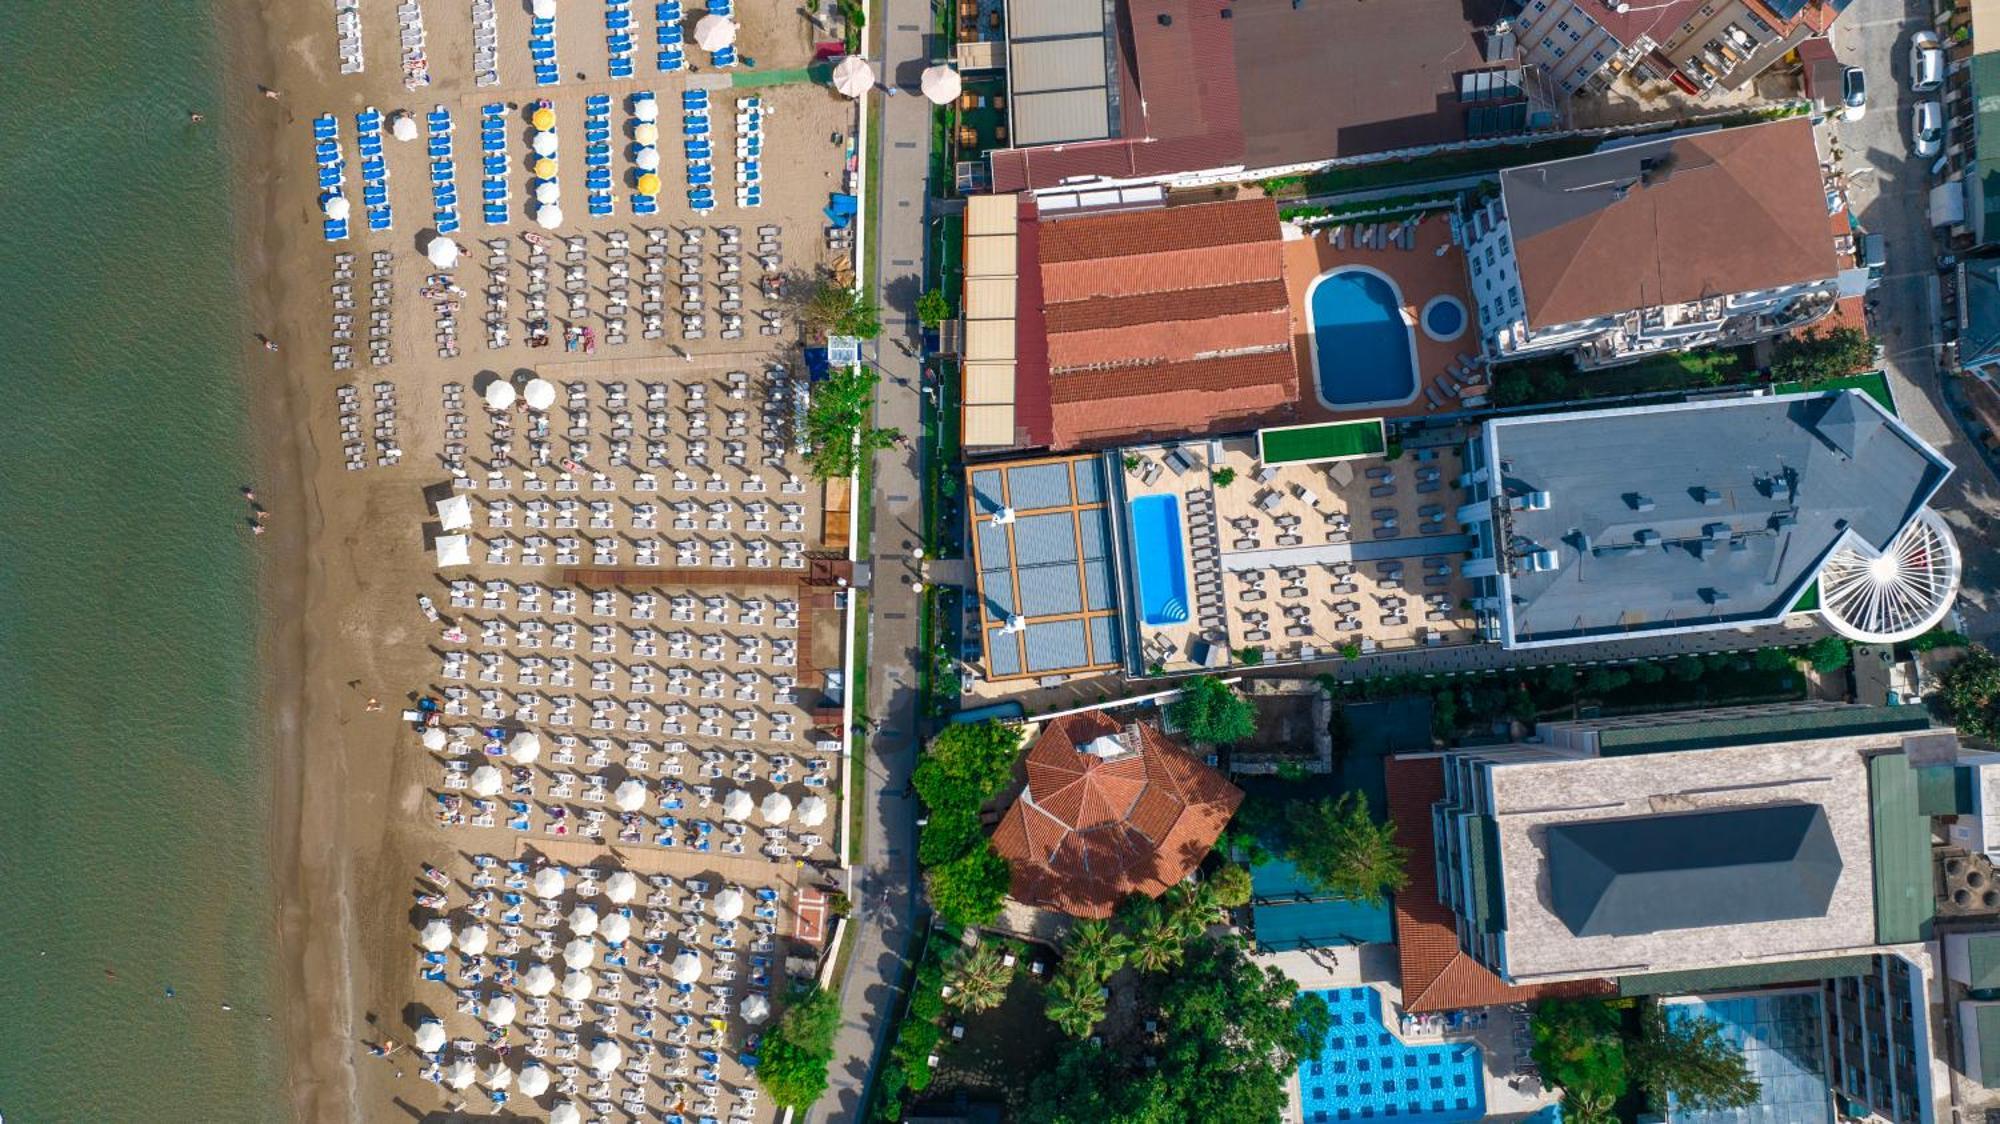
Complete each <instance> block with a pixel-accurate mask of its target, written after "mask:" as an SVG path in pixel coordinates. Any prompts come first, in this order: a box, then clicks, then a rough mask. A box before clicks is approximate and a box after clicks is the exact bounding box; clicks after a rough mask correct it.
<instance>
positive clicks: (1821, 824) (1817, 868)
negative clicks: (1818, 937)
mask: <svg viewBox="0 0 2000 1124" xmlns="http://www.w3.org/2000/svg"><path fill="white" fill-rule="evenodd" d="M1548 863H1549V898H1550V903H1551V905H1552V907H1553V908H1554V910H1555V913H1556V916H1558V917H1560V918H1562V921H1563V924H1564V925H1566V926H1568V927H1569V931H1570V932H1571V933H1573V934H1575V935H1576V936H1579V937H1600V936H1636V935H1639V934H1643V933H1657V932H1661V931H1663V930H1670V929H1698V928H1707V927H1710V926H1717V925H1748V924H1757V923H1760V922H1767V921H1789V920H1797V919H1800V918H1806V917H1823V916H1825V915H1826V910H1827V904H1828V903H1829V902H1830V901H1831V900H1832V899H1833V889H1834V885H1835V884H1836V883H1837V882H1839V881H1840V870H1841V862H1840V849H1839V848H1838V847H1837V846H1836V845H1835V843H1834V841H1833V829H1832V828H1830V827H1828V826H1827V822H1826V809H1824V808H1822V807H1820V806H1819V805H1817V804H1771V805H1765V806H1762V807H1754V808H1719V809H1713V810H1709V811H1702V812H1673V813H1664V814H1660V815H1651V816H1636V817H1630V818H1623V819H1609V820H1588V821H1582V822H1577V823H1565V824H1556V825H1554V826H1552V827H1550V828H1549V829H1548Z"/></svg>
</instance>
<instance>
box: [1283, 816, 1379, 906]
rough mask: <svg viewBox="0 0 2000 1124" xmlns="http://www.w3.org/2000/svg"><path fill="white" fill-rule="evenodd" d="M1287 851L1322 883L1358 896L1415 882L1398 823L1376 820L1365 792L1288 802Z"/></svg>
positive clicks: (1370, 898) (1368, 898) (1371, 898)
mask: <svg viewBox="0 0 2000 1124" xmlns="http://www.w3.org/2000/svg"><path fill="white" fill-rule="evenodd" d="M1285 857H1286V858H1287V859H1290V860H1291V861H1292V864H1293V865H1294V866H1296V867H1298V869H1299V873H1300V874H1303V875H1305V876H1306V877H1307V878H1308V879H1311V880H1312V882H1313V884H1314V885H1316V886H1318V887H1319V888H1320V889H1322V890H1325V891H1327V892H1328V893H1333V894H1339V895H1340V896H1342V897H1345V898H1350V899H1353V900H1355V901H1364V902H1379V901H1381V900H1382V898H1383V895H1384V894H1386V893H1389V892H1391V891H1394V890H1400V889H1402V888H1403V887H1405V886H1407V885H1409V884H1410V873H1409V871H1408V870H1407V869H1405V866H1404V864H1405V863H1407V862H1408V861H1409V857H1410V854H1409V851H1407V850H1406V849H1404V848H1403V847H1401V846H1399V845H1398V844H1397V843H1396V825H1395V824H1394V823H1392V822H1390V821H1387V820H1384V821H1381V822H1379V823H1378V822H1376V820H1375V818H1374V817H1373V816H1372V815H1370V814H1369V812H1368V798H1367V797H1365V796H1363V795H1362V794H1361V793H1359V792H1352V791H1350V792H1343V793H1341V794H1340V795H1339V796H1337V797H1333V796H1323V797H1321V798H1319V799H1318V800H1297V801H1293V802H1292V803H1291V804H1290V805H1288V806H1287V807H1286V809H1285Z"/></svg>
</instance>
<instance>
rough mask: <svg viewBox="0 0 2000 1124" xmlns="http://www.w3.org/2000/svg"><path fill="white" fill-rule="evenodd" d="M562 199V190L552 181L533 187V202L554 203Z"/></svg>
mask: <svg viewBox="0 0 2000 1124" xmlns="http://www.w3.org/2000/svg"><path fill="white" fill-rule="evenodd" d="M561 198H562V188H561V187H560V186H559V185H557V183H556V181H554V180H543V181H542V182H540V183H538V184H536V185H535V202H537V203H554V202H555V201H556V200H558V199H561Z"/></svg>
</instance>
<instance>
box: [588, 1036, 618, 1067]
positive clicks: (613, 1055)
mask: <svg viewBox="0 0 2000 1124" xmlns="http://www.w3.org/2000/svg"><path fill="white" fill-rule="evenodd" d="M624 1060H625V1051H624V1050H623V1049H621V1048H620V1047H619V1045H618V1043H616V1042H614V1041H612V1040H611V1039H609V1038H600V1039H598V1040H597V1045H595V1046H592V1047H591V1048H590V1068H592V1069H594V1070H596V1071H597V1072H599V1073H610V1072H611V1071H612V1070H614V1069H617V1068H618V1063H619V1062H622V1061H624Z"/></svg>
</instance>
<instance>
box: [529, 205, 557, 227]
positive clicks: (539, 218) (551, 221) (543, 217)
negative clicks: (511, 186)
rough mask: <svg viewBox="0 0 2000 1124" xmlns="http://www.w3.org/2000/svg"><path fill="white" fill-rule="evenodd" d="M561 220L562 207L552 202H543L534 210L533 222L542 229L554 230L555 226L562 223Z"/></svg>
mask: <svg viewBox="0 0 2000 1124" xmlns="http://www.w3.org/2000/svg"><path fill="white" fill-rule="evenodd" d="M562 221H563V213H562V208H561V207H558V206H556V205H555V204H554V203H544V204H542V205H541V207H540V208H539V209H537V210H536V211H535V222H536V223H538V224H539V225H540V226H541V228H542V229H543V230H554V229H555V228H556V227H559V226H561V225H562Z"/></svg>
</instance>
